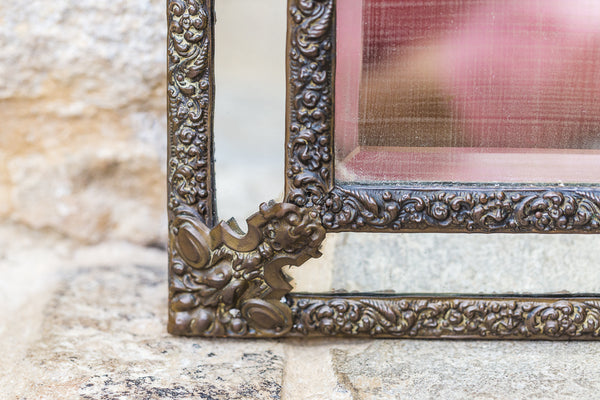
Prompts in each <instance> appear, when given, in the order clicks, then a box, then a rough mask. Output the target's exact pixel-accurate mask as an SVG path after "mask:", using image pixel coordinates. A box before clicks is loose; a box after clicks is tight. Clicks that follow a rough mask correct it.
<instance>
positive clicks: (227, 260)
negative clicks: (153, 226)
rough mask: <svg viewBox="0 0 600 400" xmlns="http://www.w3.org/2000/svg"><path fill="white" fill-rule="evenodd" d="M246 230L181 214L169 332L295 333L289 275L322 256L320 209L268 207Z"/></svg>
mask: <svg viewBox="0 0 600 400" xmlns="http://www.w3.org/2000/svg"><path fill="white" fill-rule="evenodd" d="M247 222H248V232H247V233H246V234H244V233H242V232H241V231H240V230H239V228H238V227H237V224H235V221H232V222H230V223H223V222H221V223H220V224H218V225H217V226H216V227H214V228H212V229H210V228H208V227H207V226H206V225H205V224H203V223H202V222H199V221H198V220H197V219H196V218H194V216H193V215H189V214H186V213H181V214H178V215H177V217H176V218H175V220H174V221H173V223H172V224H171V229H170V237H171V241H170V248H171V254H170V256H171V269H170V285H169V286H170V296H169V299H170V302H169V332H171V333H175V334H180V335H187V336H192V335H193V336H244V337H261V336H264V337H272V336H281V335H284V334H286V333H288V332H289V331H290V330H291V328H292V326H293V323H292V312H291V308H290V307H289V306H288V305H287V303H286V302H285V301H282V300H283V299H284V296H285V295H286V294H288V293H289V292H290V290H291V289H292V286H291V285H290V284H289V282H288V279H287V278H286V276H285V275H284V274H283V272H282V268H283V267H284V266H287V265H301V264H303V263H304V262H305V261H307V260H308V259H309V258H312V257H319V256H320V255H321V253H320V252H319V246H320V244H321V242H322V241H323V239H324V238H325V229H324V228H323V227H322V226H321V224H320V223H319V218H318V215H317V214H316V213H315V211H312V210H310V209H306V208H299V207H297V206H295V205H293V204H289V203H269V204H266V203H265V204H262V205H261V208H260V212H258V213H256V214H254V215H253V216H251V217H250V218H248V220H247Z"/></svg>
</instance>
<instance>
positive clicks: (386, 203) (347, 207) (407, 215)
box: [319, 187, 600, 232]
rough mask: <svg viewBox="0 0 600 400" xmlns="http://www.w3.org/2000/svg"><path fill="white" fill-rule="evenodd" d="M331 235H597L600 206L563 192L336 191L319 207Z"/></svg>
mask: <svg viewBox="0 0 600 400" xmlns="http://www.w3.org/2000/svg"><path fill="white" fill-rule="evenodd" d="M319 209H320V212H321V214H322V219H323V225H324V226H325V227H326V228H327V229H328V230H371V231H372V230H386V231H395V230H396V231H397V230H405V231H407V230H409V231H410V230H431V231H442V230H444V231H448V230H455V231H463V232H482V231H483V232H561V231H570V230H578V231H588V232H591V231H597V230H598V228H599V227H600V218H599V216H600V206H599V204H598V203H597V202H596V201H595V200H593V199H591V198H590V197H589V196H586V195H582V194H580V193H578V192H576V191H573V190H568V189H563V190H562V191H561V190H529V191H528V190H518V191H517V190H514V191H510V190H503V191H500V190H499V191H494V190H485V189H471V190H468V189H457V190H454V191H452V190H431V191H424V190H420V191H417V190H415V191H412V190H368V189H364V188H361V189H360V190H353V189H347V188H338V187H336V188H335V189H334V190H332V191H331V192H330V193H329V195H328V197H327V199H326V200H325V202H324V204H323V205H322V206H321V207H319Z"/></svg>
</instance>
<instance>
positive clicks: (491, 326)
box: [167, 0, 600, 340]
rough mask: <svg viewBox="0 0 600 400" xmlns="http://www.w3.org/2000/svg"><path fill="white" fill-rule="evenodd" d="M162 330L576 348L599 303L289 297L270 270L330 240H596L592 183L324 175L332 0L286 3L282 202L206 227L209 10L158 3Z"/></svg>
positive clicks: (596, 331) (594, 328) (329, 137)
mask: <svg viewBox="0 0 600 400" xmlns="http://www.w3.org/2000/svg"><path fill="white" fill-rule="evenodd" d="M167 4H168V23H169V27H168V129H169V144H168V151H169V154H168V215H169V323H168V330H169V332H171V333H173V334H176V335H185V336H208V337H280V336H295V337H308V336H344V337H397V338H458V339H465V338H474V339H552V340H565V339H566V340H569V339H578V340H588V339H597V338H598V337H599V336H600V295H593V294H592V295H585V294H581V295H564V294H557V295H504V296H503V295H402V294H397V295H396V294H394V295H388V294H385V295H384V294H375V293H363V294H342V293H335V294H301V293H290V292H291V289H292V287H291V285H290V284H289V283H288V279H287V278H286V277H285V276H284V274H283V273H282V268H283V267H284V266H288V265H296V266H299V265H301V264H302V263H304V262H305V261H307V260H308V259H309V258H312V257H318V256H319V255H320V253H319V246H320V244H321V242H322V241H323V239H324V238H325V235H326V233H328V232H342V231H352V232H478V233H492V232H504V233H600V187H597V186H594V185H589V187H571V186H558V185H556V186H545V187H535V186H531V185H483V184H482V185H466V184H462V185H458V184H420V185H408V184H407V185H403V186H396V185H390V186H388V187H379V186H364V185H362V186H359V185H356V186H352V185H350V186H338V185H336V182H335V179H334V163H335V160H334V156H333V135H334V127H333V120H334V119H333V102H334V97H333V95H334V93H333V87H334V84H333V82H334V78H335V76H334V64H335V29H334V27H335V7H334V0H289V1H288V12H289V14H288V55H287V56H288V71H287V73H288V75H287V79H288V94H287V97H288V98H287V127H288V129H287V142H286V143H287V149H286V171H285V173H286V187H285V193H286V195H285V199H284V202H283V203H274V202H271V203H265V204H262V205H261V206H260V211H259V212H258V213H256V214H254V215H252V216H251V217H249V218H248V220H247V222H248V232H247V233H244V232H242V231H241V230H240V229H239V227H238V226H237V224H236V223H235V221H229V222H227V223H225V222H220V223H217V216H216V211H215V197H214V193H215V192H214V169H213V130H212V125H213V97H214V80H213V72H214V71H213V52H214V41H213V38H214V30H213V26H214V12H213V0H168V3H167Z"/></svg>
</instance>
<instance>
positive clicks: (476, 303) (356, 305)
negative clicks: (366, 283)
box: [290, 295, 600, 339]
mask: <svg viewBox="0 0 600 400" xmlns="http://www.w3.org/2000/svg"><path fill="white" fill-rule="evenodd" d="M290 303H291V307H292V311H293V313H294V327H293V333H296V334H301V335H314V334H317V335H324V336H332V335H343V336H372V337H415V338H418V337H420V338H436V337H438V338H441V337H454V338H490V339H491V338H506V339H527V338H530V339H574V338H578V339H592V338H597V337H598V336H600V307H599V305H598V303H597V302H594V301H591V300H586V299H574V300H560V299H533V298H523V299H516V298H514V299H494V298H487V299H486V298H473V299H469V298H464V299H460V298H459V299H456V298H452V299H444V298H435V297H429V298H425V297H421V298H417V297H415V298H411V297H405V298H401V297H387V298H386V297H379V298H378V297H377V296H375V295H373V296H370V297H355V298H352V297H348V298H319V297H317V296H314V297H312V296H301V295H294V296H292V297H291V300H290Z"/></svg>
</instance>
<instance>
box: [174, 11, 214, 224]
mask: <svg viewBox="0 0 600 400" xmlns="http://www.w3.org/2000/svg"><path fill="white" fill-rule="evenodd" d="M211 6H212V5H211V4H210V3H209V1H208V0H169V1H168V4H167V7H168V16H169V21H168V23H169V28H168V48H167V57H168V88H167V98H168V125H169V143H168V147H169V165H168V179H169V187H170V191H169V209H170V210H173V209H175V208H177V207H180V206H181V205H187V206H188V207H189V209H190V210H193V212H195V213H196V214H197V215H198V216H199V217H200V218H202V219H203V220H204V221H206V222H207V223H209V224H212V223H213V219H214V210H213V204H212V203H213V198H212V196H213V195H212V193H211V190H210V188H211V185H212V175H211V165H210V164H211V162H212V135H211V134H210V133H211V125H212V90H213V88H212V75H211V74H212V71H211V68H210V66H211V62H212V61H211V60H212V29H211V21H210V18H211V17H210V13H209V10H210V9H211V8H210V7H211Z"/></svg>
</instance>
